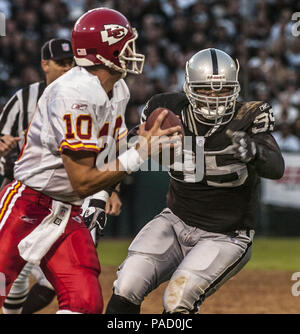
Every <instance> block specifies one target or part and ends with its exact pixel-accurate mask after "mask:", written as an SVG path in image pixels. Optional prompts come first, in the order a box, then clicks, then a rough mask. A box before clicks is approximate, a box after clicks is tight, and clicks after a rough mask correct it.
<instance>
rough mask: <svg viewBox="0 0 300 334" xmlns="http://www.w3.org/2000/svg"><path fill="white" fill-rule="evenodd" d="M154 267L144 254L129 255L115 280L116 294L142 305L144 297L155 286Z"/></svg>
mask: <svg viewBox="0 0 300 334" xmlns="http://www.w3.org/2000/svg"><path fill="white" fill-rule="evenodd" d="M136 268H138V272H137V270H136ZM154 269H155V268H154V266H153V263H152V262H151V260H149V258H148V257H147V256H144V255H142V254H135V255H132V256H129V257H128V258H127V259H126V260H125V262H124V263H123V265H122V266H121V268H120V270H119V271H118V278H117V280H116V281H115V282H114V292H115V294H116V295H118V296H121V297H123V298H125V299H126V300H129V301H131V302H132V303H134V304H136V305H140V304H141V303H142V301H143V300H144V297H145V296H146V295H147V294H148V293H149V292H150V291H151V290H152V289H153V287H155V286H154V283H153V280H154V276H155V270H154Z"/></svg>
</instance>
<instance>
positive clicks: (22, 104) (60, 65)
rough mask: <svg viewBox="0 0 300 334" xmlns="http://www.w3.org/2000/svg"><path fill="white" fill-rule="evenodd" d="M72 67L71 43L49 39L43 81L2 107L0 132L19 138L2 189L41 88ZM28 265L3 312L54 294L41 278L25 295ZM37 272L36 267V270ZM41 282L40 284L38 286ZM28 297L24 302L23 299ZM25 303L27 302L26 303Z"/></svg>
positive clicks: (28, 308) (36, 305) (32, 306)
mask: <svg viewBox="0 0 300 334" xmlns="http://www.w3.org/2000/svg"><path fill="white" fill-rule="evenodd" d="M73 66H74V58H73V51H72V45H71V42H70V41H68V40H65V39H51V40H50V41H48V42H46V43H45V44H44V45H43V47H42V49H41V67H42V69H43V72H44V73H45V81H41V82H35V83H33V84H30V85H29V86H27V87H25V88H23V89H20V90H18V91H17V92H16V93H15V94H14V95H13V96H12V98H11V99H10V100H9V101H8V102H7V104H6V105H5V107H4V109H3V111H2V113H1V115H0V133H1V134H4V135H11V136H13V137H21V141H20V142H19V143H18V144H19V145H18V146H17V147H16V148H15V149H14V150H11V151H10V152H9V153H8V154H7V155H6V156H5V157H4V158H2V160H3V159H4V161H3V166H4V180H3V182H2V188H3V187H4V185H6V184H7V183H9V182H11V181H12V180H13V167H14V162H15V160H16V158H17V156H18V154H19V152H20V149H21V147H22V145H23V141H24V134H25V131H26V129H27V127H28V125H29V123H30V121H31V120H32V117H33V114H34V112H35V110H36V107H37V102H38V100H39V98H40V96H41V95H42V93H43V91H44V89H45V88H46V86H47V85H49V84H50V83H51V82H52V81H54V80H56V79H57V78H58V77H60V76H61V75H63V74H64V73H65V72H67V71H68V70H69V69H70V68H71V67H73ZM32 267H33V266H32V265H31V264H29V263H28V264H26V265H25V267H24V268H23V270H22V272H21V273H20V275H19V277H18V278H17V280H16V281H15V283H14V285H13V287H12V288H11V291H10V292H9V294H8V296H7V297H6V300H5V303H4V306H3V309H2V310H3V313H6V314H13V313H14V314H16V313H21V312H22V310H23V313H33V312H36V311H38V310H39V309H41V308H43V307H45V306H46V305H48V304H49V303H50V302H51V301H52V299H53V297H54V296H55V292H54V291H53V289H52V288H51V285H50V283H48V281H47V280H46V279H45V278H44V276H42V274H39V273H37V275H35V276H36V277H38V276H40V277H42V278H41V279H40V281H41V282H38V283H36V284H35V285H34V286H33V288H32V289H31V290H30V292H29V295H28V296H27V293H28V277H29V275H30V273H31V270H32ZM35 269H37V268H35ZM39 283H42V284H39ZM26 298H27V300H26ZM25 300H26V301H25Z"/></svg>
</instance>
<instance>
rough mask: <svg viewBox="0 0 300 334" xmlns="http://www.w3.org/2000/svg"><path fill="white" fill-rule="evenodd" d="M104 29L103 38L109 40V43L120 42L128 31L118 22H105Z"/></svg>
mask: <svg viewBox="0 0 300 334" xmlns="http://www.w3.org/2000/svg"><path fill="white" fill-rule="evenodd" d="M104 29H105V30H102V31H100V33H101V38H102V41H103V42H108V45H112V44H115V43H118V42H119V41H120V40H121V39H123V38H124V37H125V36H126V35H127V33H128V29H127V28H125V27H123V26H120V25H118V24H105V25H104Z"/></svg>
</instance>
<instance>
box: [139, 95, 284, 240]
mask: <svg viewBox="0 0 300 334" xmlns="http://www.w3.org/2000/svg"><path fill="white" fill-rule="evenodd" d="M158 107H164V108H168V109H170V110H172V111H173V112H174V113H175V114H176V115H178V116H179V117H180V119H181V121H182V124H183V127H184V134H185V136H190V137H191V138H192V145H191V150H192V151H193V154H194V153H195V152H196V149H197V145H202V146H203V147H202V151H203V165H204V166H203V173H202V175H200V178H199V177H196V178H193V177H191V175H190V174H189V175H185V174H186V173H185V172H184V171H176V170H172V169H171V170H170V173H169V174H170V177H171V179H170V186H169V191H168V194H167V206H168V207H169V208H170V209H171V210H172V212H173V213H174V214H175V215H177V216H178V217H179V218H180V219H182V220H183V221H184V222H185V223H186V224H188V225H191V226H195V227H198V228H201V229H203V230H206V231H211V232H216V233H230V232H234V231H235V230H240V229H254V228H255V215H256V204H257V200H258V184H259V177H260V176H261V177H266V178H273V179H276V178H280V177H281V176H282V174H283V171H284V162H283V158H282V156H281V153H280V150H279V148H278V146H277V144H276V142H275V140H274V138H273V136H272V135H271V134H270V132H271V131H272V130H273V129H274V116H273V113H272V109H271V107H270V105H269V104H268V103H264V102H261V101H254V102H245V103H241V102H237V104H236V112H235V114H234V117H233V118H232V120H231V121H230V122H229V123H227V124H224V125H220V126H209V125H204V124H202V123H200V122H198V121H197V120H196V119H195V116H194V114H193V112H192V109H191V106H190V104H189V102H188V99H187V98H186V95H185V94H184V93H163V94H158V95H155V96H153V97H152V98H151V99H150V100H149V101H148V102H147V104H146V106H145V108H144V110H143V112H142V118H141V120H142V122H144V121H146V119H147V117H148V116H149V115H150V114H151V112H152V111H153V110H155V109H156V108H158ZM228 129H230V130H231V131H233V132H234V131H245V132H247V134H249V135H250V136H251V138H252V139H253V140H254V141H255V142H256V144H257V148H258V154H257V155H258V157H257V158H256V159H255V160H254V161H252V162H250V163H248V164H246V163H243V162H241V161H240V160H238V159H236V158H234V156H233V152H232V150H231V147H232V141H231V139H230V138H229V136H228V135H227V134H226V131H227V130H228Z"/></svg>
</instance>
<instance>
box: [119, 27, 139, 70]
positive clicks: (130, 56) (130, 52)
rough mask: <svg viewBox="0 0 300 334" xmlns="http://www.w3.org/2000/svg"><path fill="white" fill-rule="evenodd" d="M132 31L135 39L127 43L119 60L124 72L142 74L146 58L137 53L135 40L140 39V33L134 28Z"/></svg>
mask: <svg viewBox="0 0 300 334" xmlns="http://www.w3.org/2000/svg"><path fill="white" fill-rule="evenodd" d="M132 30H133V33H134V38H133V39H131V40H129V41H127V42H126V44H125V45H124V47H123V49H122V51H121V52H120V54H119V60H120V64H121V66H122V69H123V71H126V72H128V73H133V74H141V73H142V71H143V67H144V61H145V56H144V55H143V54H140V53H137V52H136V46H135V40H136V39H137V38H138V33H137V31H136V29H135V28H132Z"/></svg>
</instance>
